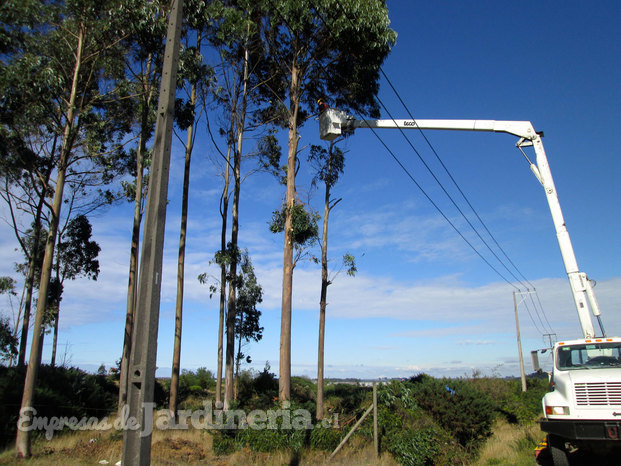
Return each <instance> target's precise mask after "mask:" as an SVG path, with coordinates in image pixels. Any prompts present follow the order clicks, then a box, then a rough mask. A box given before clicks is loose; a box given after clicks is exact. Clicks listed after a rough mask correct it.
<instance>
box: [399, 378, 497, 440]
mask: <svg viewBox="0 0 621 466" xmlns="http://www.w3.org/2000/svg"><path fill="white" fill-rule="evenodd" d="M410 387H411V388H412V392H413V395H414V398H415V399H416V403H417V404H418V406H420V407H421V408H422V409H424V410H425V411H426V412H427V413H428V414H429V415H431V417H432V418H433V419H434V420H435V421H436V422H438V424H440V426H441V427H443V428H444V429H446V431H447V432H449V433H450V434H451V436H452V437H454V438H455V439H456V440H457V441H458V442H459V443H460V444H461V445H462V446H464V447H466V448H474V449H476V448H477V447H478V446H479V445H481V444H482V442H483V441H484V440H485V439H487V438H488V437H489V436H490V435H491V434H492V424H493V420H494V412H493V408H494V405H493V403H492V401H491V399H490V398H489V396H488V395H487V394H486V393H484V392H481V391H479V390H477V389H476V388H475V387H474V386H472V384H470V383H468V382H467V381H464V380H461V379H434V378H431V377H428V376H419V377H415V378H412V379H411V382H410Z"/></svg>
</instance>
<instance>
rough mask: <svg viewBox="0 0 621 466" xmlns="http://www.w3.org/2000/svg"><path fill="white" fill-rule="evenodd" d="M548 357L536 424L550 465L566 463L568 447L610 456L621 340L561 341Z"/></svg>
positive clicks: (620, 437)
mask: <svg viewBox="0 0 621 466" xmlns="http://www.w3.org/2000/svg"><path fill="white" fill-rule="evenodd" d="M553 358H554V368H553V372H552V375H551V378H550V389H551V391H550V392H549V393H547V394H546V395H545V396H544V397H543V402H542V403H543V415H544V419H543V420H542V421H541V423H540V424H541V429H542V430H543V431H544V432H547V433H548V446H549V448H550V450H551V453H552V457H553V460H554V464H555V465H558V464H569V463H568V458H567V453H568V452H570V451H573V450H574V449H580V450H582V453H584V452H585V451H593V453H597V454H602V453H603V454H607V455H613V454H615V450H618V448H617V447H619V446H621V338H587V339H579V340H569V341H561V342H558V343H556V344H555V345H554V349H553Z"/></svg>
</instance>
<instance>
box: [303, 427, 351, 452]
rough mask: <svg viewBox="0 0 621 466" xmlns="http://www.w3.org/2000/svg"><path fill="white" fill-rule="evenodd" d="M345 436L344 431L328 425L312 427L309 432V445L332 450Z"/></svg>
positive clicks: (318, 448)
mask: <svg viewBox="0 0 621 466" xmlns="http://www.w3.org/2000/svg"><path fill="white" fill-rule="evenodd" d="M344 437H345V432H343V431H342V430H340V429H332V428H330V427H320V428H317V429H313V430H312V431H311V433H310V446H311V448H314V449H317V450H326V451H334V450H335V449H336V447H338V446H339V443H341V440H343V438H344Z"/></svg>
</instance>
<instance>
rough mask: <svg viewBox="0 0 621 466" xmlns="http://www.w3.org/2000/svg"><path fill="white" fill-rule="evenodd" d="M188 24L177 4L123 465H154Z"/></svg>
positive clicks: (161, 107) (143, 259)
mask: <svg viewBox="0 0 621 466" xmlns="http://www.w3.org/2000/svg"><path fill="white" fill-rule="evenodd" d="M182 19H183V0H173V3H172V8H171V12H170V17H169V19H168V32H167V34H166V48H165V51H164V64H163V67H162V82H161V85H160V97H159V102H158V109H157V120H156V124H155V141H154V145H153V161H152V166H151V182H150V185H149V194H148V199H147V206H146V215H145V226H144V234H143V235H144V238H143V243H142V252H141V255H140V276H139V281H138V296H137V301H136V318H135V320H134V322H135V324H134V332H133V336H132V349H131V354H130V355H129V358H130V361H129V371H128V375H127V381H128V387H127V405H126V407H127V408H126V409H128V412H126V413H125V416H123V418H124V419H127V420H129V422H128V423H127V424H126V425H125V431H124V433H123V460H122V463H123V464H127V465H148V464H150V462H151V429H152V422H150V421H152V417H151V416H152V414H153V413H152V409H153V389H154V386H155V363H156V356H157V329H158V320H159V314H160V290H161V284H162V278H161V277H162V253H163V250H164V226H165V222H166V203H167V200H168V199H167V198H168V175H169V168H170V147H171V143H172V126H173V117H174V112H175V91H176V87H177V85H176V81H177V65H178V59H179V41H180V37H181V23H182ZM134 421H135V422H137V426H136V425H134V426H132V423H133V422H134ZM135 427H138V428H137V429H136V428H135Z"/></svg>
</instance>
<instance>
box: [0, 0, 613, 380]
mask: <svg viewBox="0 0 621 466" xmlns="http://www.w3.org/2000/svg"><path fill="white" fill-rule="evenodd" d="M388 7H389V11H390V17H391V21H392V27H393V28H394V29H395V30H396V31H397V33H398V39H397V43H396V45H395V47H394V48H393V50H392V53H391V54H390V56H389V57H388V59H387V61H386V63H385V65H384V71H385V73H386V74H387V75H388V77H389V79H390V80H391V82H392V84H393V85H394V87H395V88H396V89H397V91H398V92H399V95H400V96H401V98H402V99H403V101H404V102H405V104H406V105H407V108H408V109H409V112H411V113H412V114H413V115H414V117H415V118H421V119H424V118H460V119H462V118H463V119H496V120H530V121H532V122H533V125H534V127H535V129H536V130H538V131H544V132H545V138H544V145H545V147H546V151H547V155H548V158H549V161H550V166H551V169H552V174H553V175H554V178H555V183H556V187H557V190H558V192H559V197H560V201H561V205H562V207H563V212H564V215H565V220H566V223H567V226H568V229H569V232H570V234H571V237H572V241H573V244H574V248H575V251H576V255H577V259H578V264H579V265H580V268H581V270H583V271H585V272H586V273H587V274H588V275H589V276H590V277H591V278H593V279H595V280H596V281H597V286H596V288H595V292H596V295H597V297H598V299H599V301H600V305H601V308H602V318H603V321H604V325H605V326H606V330H607V332H608V334H609V335H621V313H620V311H621V291H620V290H621V268H620V264H621V238H620V235H619V230H620V229H621V218H620V217H621V215H620V213H621V210H620V209H619V207H618V202H619V199H621V188H620V187H619V186H620V185H619V183H618V180H617V179H618V177H619V175H621V162H620V161H619V155H620V154H619V146H618V143H617V139H618V138H617V134H618V129H617V128H616V126H617V122H618V121H620V120H621V110H620V108H621V106H620V104H621V90H620V86H619V83H620V82H621V65H620V63H619V57H621V40H620V39H621V37H620V35H619V29H618V24H619V22H620V21H621V4H619V3H618V2H616V1H601V2H591V3H585V2H577V1H563V2H560V1H550V2H536V1H520V2H508V1H506V2H505V1H503V2H496V1H480V2H462V1H441V2H423V1H408V2H406V1H396V0H389V1H388ZM380 98H381V100H382V102H383V103H384V104H385V105H386V107H387V108H388V110H389V112H390V114H392V115H393V116H394V117H395V118H408V114H407V111H406V109H404V108H403V107H402V106H401V104H400V103H399V101H398V99H397V98H396V96H395V94H394V93H393V92H392V91H391V89H390V86H389V85H387V83H386V82H384V81H382V85H381V91H380ZM382 117H383V118H389V116H388V114H387V112H385V111H383V113H382ZM410 133H411V134H410ZM410 133H408V135H409V136H410V140H411V142H412V144H413V145H414V146H415V147H416V149H417V150H418V151H419V153H420V154H421V156H422V157H423V158H424V159H425V160H426V161H427V163H428V164H429V165H430V166H431V167H432V168H433V170H434V173H436V174H437V176H438V177H442V180H443V182H445V183H447V189H449V190H450V192H451V193H452V195H454V196H455V198H456V199H459V197H458V194H456V191H455V189H454V188H452V187H450V184H449V182H448V181H447V179H446V176H444V175H443V174H442V172H441V171H440V168H439V166H438V163H437V162H436V161H434V159H435V156H434V155H433V153H432V151H431V149H430V148H429V147H428V146H427V143H426V142H425V141H424V140H423V138H422V137H421V136H420V134H418V133H417V132H416V131H411V132H410ZM377 134H378V135H379V136H380V137H381V138H382V140H383V141H384V142H385V143H386V144H387V145H388V146H389V147H390V149H391V150H392V151H393V152H394V153H395V154H396V155H397V156H398V157H399V159H400V161H401V162H402V163H403V164H404V165H405V166H406V167H407V168H408V170H409V171H410V173H411V174H412V175H413V176H414V177H415V178H416V180H417V182H418V183H419V184H420V185H421V186H422V187H423V189H424V190H425V191H426V192H427V193H428V194H429V196H430V197H431V198H432V199H433V200H434V202H435V203H436V204H437V205H439V206H440V208H441V209H442V210H443V212H444V213H445V215H446V216H447V217H448V218H450V219H451V221H453V222H454V223H455V224H456V225H457V226H458V227H459V228H460V229H461V230H463V232H464V235H465V236H466V237H467V238H468V239H469V240H470V241H472V242H473V243H475V244H477V247H478V248H479V250H480V251H481V252H482V254H484V255H485V256H486V258H487V259H488V260H490V262H492V261H493V257H491V256H490V255H489V254H488V253H487V252H486V250H485V249H484V248H483V247H481V246H480V245H479V244H478V243H477V238H476V237H475V236H474V235H473V234H472V233H470V232H468V229H467V225H466V224H465V222H464V221H463V220H462V219H460V217H459V215H458V212H457V211H456V210H455V208H454V207H453V206H452V204H451V203H450V201H448V200H447V199H446V197H445V196H444V195H443V193H442V192H441V190H440V189H439V188H438V186H437V185H436V184H435V182H434V181H433V179H432V178H431V177H430V176H429V174H428V173H426V170H425V168H424V167H423V165H422V164H421V162H420V161H419V160H418V157H417V155H416V154H415V153H414V152H413V150H412V149H411V147H410V146H409V145H408V143H407V142H406V141H405V140H404V139H403V137H402V136H401V134H399V132H397V131H394V130H383V131H381V132H378V133H377ZM425 136H426V137H427V138H428V139H429V141H430V142H431V143H432V145H433V148H434V149H435V151H436V152H437V153H438V154H439V156H440V157H441V159H442V161H443V163H444V164H445V165H446V166H447V167H448V169H449V170H450V172H451V174H452V175H453V177H454V178H455V179H456V180H457V182H458V184H459V186H460V188H461V189H462V191H463V192H464V193H465V194H466V195H467V197H468V199H469V201H470V203H471V204H472V205H473V206H474V207H475V208H476V210H477V212H478V214H479V215H480V216H481V218H482V219H483V220H484V222H485V223H486V225H487V226H488V228H489V229H490V230H491V231H492V233H493V234H494V237H495V238H496V240H497V241H498V242H499V243H500V244H501V246H502V248H503V249H504V251H505V252H506V253H507V254H508V255H509V257H510V258H511V260H512V261H513V262H514V263H515V264H516V265H517V267H518V268H519V269H520V271H521V272H522V273H523V274H524V275H525V276H526V278H527V279H528V280H529V281H530V282H531V283H532V284H533V285H534V286H535V288H536V289H537V291H538V298H539V299H540V300H541V303H542V305H543V309H544V311H545V314H546V318H547V321H546V320H545V318H542V320H541V321H540V320H539V318H538V317H537V315H536V314H535V312H534V307H533V306H532V304H531V305H530V306H529V307H528V308H526V307H525V306H524V305H522V306H520V307H519V313H520V323H521V327H522V338H523V348H524V354H525V357H526V358H527V363H528V352H529V351H530V350H533V349H537V348H542V347H544V346H545V344H544V341H543V340H544V339H543V337H542V333H548V327H551V328H552V330H553V332H555V333H556V334H557V336H558V338H559V339H569V338H576V337H579V336H580V335H581V331H580V327H579V324H578V318H577V315H576V311H575V307H574V305H573V302H572V298H571V294H570V289H569V284H568V282H567V279H566V275H565V271H564V269H563V264H562V260H561V256H560V253H559V249H558V246H557V243H556V237H555V233H554V229H553V225H552V221H551V218H550V214H549V211H548V207H547V203H546V199H545V195H544V192H543V190H542V188H541V186H540V185H539V183H538V182H537V180H536V179H535V178H534V177H533V175H532V173H531V172H530V170H529V168H528V165H527V163H526V162H525V160H524V158H523V157H522V155H521V154H520V152H519V151H518V150H517V149H516V148H515V142H516V138H514V137H512V136H509V135H506V134H492V133H489V134H488V133H465V132H455V133H451V132H439V131H435V132H432V131H426V132H425ZM318 143H319V137H318V127H317V122H316V121H309V122H307V124H306V125H305V127H304V129H303V131H302V139H301V142H300V144H301V147H302V146H305V145H309V144H318ZM247 144H248V145H249V144H251V143H250V142H248V143H247ZM342 147H343V148H344V149H345V150H347V151H348V152H347V156H346V168H345V173H344V175H343V177H342V179H341V181H340V182H339V184H338V185H337V186H336V187H335V189H334V195H335V197H342V201H341V202H340V203H339V205H338V206H337V207H336V208H335V209H334V210H333V212H332V215H331V221H330V236H329V242H330V252H329V255H330V257H332V258H335V261H334V262H333V263H334V265H335V266H336V258H338V257H340V256H342V255H343V254H344V253H345V252H349V253H351V254H353V255H354V256H355V257H356V259H357V265H358V274H357V275H356V277H353V278H352V277H347V276H346V275H345V274H340V275H339V276H337V277H336V278H335V279H334V283H333V284H332V285H331V286H330V288H329V291H328V302H329V305H328V310H327V324H326V375H327V376H328V377H361V378H376V377H381V376H387V377H397V376H410V375H413V374H416V373H419V372H427V373H429V374H432V375H436V376H439V375H450V376H463V375H465V374H470V373H472V371H473V370H475V369H476V370H479V371H482V372H483V373H484V374H492V373H494V374H502V375H517V374H518V373H519V369H518V366H517V344H516V337H515V320H514V313H513V295H512V292H513V291H514V288H513V287H512V286H511V285H510V284H508V283H506V282H505V281H504V280H503V279H502V278H500V277H499V276H498V275H497V274H496V273H495V272H494V271H493V270H491V269H490V268H489V267H488V266H487V265H486V264H485V263H484V262H483V261H482V260H481V258H480V257H478V256H477V254H475V253H474V252H473V251H472V249H471V248H470V247H469V246H468V245H467V244H466V243H465V242H464V240H463V239H462V238H461V237H460V236H459V235H457V234H456V233H455V231H454V230H453V229H452V227H451V226H450V225H449V224H448V223H447V222H446V221H445V220H444V219H443V218H442V216H441V215H440V214H439V213H438V212H437V210H436V209H435V208H434V207H433V206H432V205H431V204H430V203H429V201H428V200H427V199H426V198H425V196H424V195H423V194H422V193H421V191H420V190H419V189H418V188H417V187H416V186H415V185H414V184H413V183H412V181H411V180H410V179H409V178H408V177H407V176H406V175H405V174H404V172H403V171H402V170H401V169H400V168H399V167H398V165H397V164H396V163H395V162H394V160H393V159H392V158H391V156H390V155H389V154H388V153H387V151H386V150H385V149H384V147H383V146H382V145H381V144H380V142H379V141H378V140H377V138H376V137H375V136H374V134H373V133H372V132H371V131H369V130H363V129H361V130H358V131H357V132H356V134H355V135H354V136H353V137H352V138H349V140H347V141H346V142H345V143H344V144H343V146H342ZM211 157H213V149H212V148H211V147H210V146H209V145H208V144H207V143H205V144H202V145H199V147H197V148H196V151H195V156H194V159H193V168H192V170H193V172H192V173H193V174H192V180H191V199H190V223H189V228H188V258H187V260H186V290H185V297H186V300H185V311H184V328H183V346H182V355H181V358H182V366H183V367H184V368H188V369H196V368H197V367H201V366H206V367H207V368H209V369H211V370H215V367H216V348H217V300H210V299H209V290H208V288H207V287H206V286H204V285H200V284H199V283H198V281H197V280H196V276H197V275H198V274H199V273H201V272H208V273H212V274H213V275H217V271H216V270H215V269H213V268H212V267H210V266H209V265H208V262H209V260H210V259H211V258H212V257H213V253H214V251H215V250H217V249H218V247H219V215H218V200H219V195H220V181H219V178H218V176H217V171H216V170H215V168H214V166H213V163H212V162H211V159H210V158H211ZM301 159H302V161H305V159H306V152H303V153H302V155H301ZM172 160H173V161H172V166H171V179H170V191H169V198H170V201H171V202H170V204H169V208H168V214H167V229H166V235H167V236H166V247H165V257H164V271H163V276H164V280H163V288H162V304H161V314H160V333H159V339H158V367H159V368H160V370H159V371H158V375H164V376H165V375H169V373H170V372H169V369H168V368H169V367H170V366H171V361H172V343H173V325H174V303H175V287H176V284H175V274H176V250H177V243H178V235H179V217H180V202H179V198H180V191H181V182H182V167H183V162H182V153H181V149H180V146H179V144H176V145H175V146H174V147H173V158H172ZM310 177H311V173H310V168H309V167H308V165H307V164H306V163H303V164H302V168H301V170H300V174H299V177H298V183H299V188H298V189H299V191H300V194H301V196H302V197H303V198H305V196H308V198H309V199H310V203H311V205H312V206H314V207H315V208H316V209H318V210H319V209H321V208H322V206H321V203H322V198H323V195H322V193H320V192H317V191H313V190H311V189H310V183H309V180H310ZM282 195H283V191H282V187H280V186H278V185H277V183H276V182H275V181H274V180H273V178H271V177H270V176H269V175H262V174H258V175H253V176H251V177H248V178H247V179H246V181H245V182H244V185H243V187H242V198H241V214H240V244H241V245H242V246H243V247H247V248H248V250H249V252H250V255H251V257H252V260H253V262H254V265H255V268H256V272H257V276H258V279H259V281H260V283H261V284H262V285H263V288H264V302H263V304H262V306H261V310H262V311H263V316H262V318H263V321H262V325H263V326H264V327H265V331H264V338H263V340H262V341H261V342H260V343H258V344H252V345H251V346H249V347H248V352H249V353H250V355H251V356H252V358H253V363H252V364H251V365H249V367H250V368H253V369H256V370H261V369H262V368H263V366H264V365H265V363H266V361H269V364H270V365H271V367H272V370H273V371H275V372H276V371H277V369H278V357H279V354H278V352H279V338H280V296H281V295H280V293H281V291H280V287H281V281H282V242H283V238H282V236H278V235H273V234H271V233H270V232H269V230H268V226H267V223H268V221H269V219H270V216H271V212H272V211H273V210H275V209H277V208H278V207H279V205H280V202H281V199H282ZM460 206H461V207H462V209H467V207H464V203H463V202H461V201H460ZM3 215H4V216H6V215H5V212H4V211H3ZM131 216H132V207H131V205H129V204H128V205H120V206H115V207H113V208H110V209H108V210H107V211H106V212H102V213H99V214H97V216H96V217H95V218H93V219H92V222H93V226H94V236H95V239H96V240H97V241H98V242H99V243H100V245H101V247H102V252H101V258H100V263H101V274H100V277H99V279H98V280H97V282H89V281H86V280H77V281H75V282H72V283H69V284H67V285H66V288H65V298H64V300H63V302H62V310H61V321H60V322H61V323H60V325H61V330H60V336H59V341H60V343H59V352H60V355H61V360H62V358H63V356H65V357H66V360H67V361H68V362H69V363H70V364H73V365H79V366H82V367H87V368H96V367H97V366H98V365H99V364H101V363H103V364H105V365H106V366H107V367H109V366H111V365H113V364H114V363H115V361H116V360H117V359H118V358H119V356H120V353H121V347H122V329H123V325H124V314H125V309H124V307H125V299H126V295H125V294H126V285H127V269H128V259H129V237H130V225H131ZM473 222H474V221H473ZM14 248H15V240H14V239H13V236H12V232H11V230H10V229H9V228H8V227H7V226H6V225H5V224H2V225H0V251H1V254H2V257H3V258H4V259H3V261H2V263H1V264H0V273H1V274H3V275H5V274H11V273H12V263H13V262H14V261H15V260H18V255H17V254H16V252H15V251H14ZM517 286H518V287H519V288H522V289H523V287H522V286H521V285H517ZM319 287H320V270H319V268H318V267H317V266H316V265H314V264H310V263H300V264H299V265H298V267H296V271H295V275H294V310H293V329H292V372H293V374H294V375H308V376H310V377H314V376H315V375H316V360H317V329H318V324H317V317H318V302H319ZM535 299H536V298H535ZM527 301H528V302H529V303H530V297H528V299H527ZM13 305H15V302H14V303H13ZM2 311H3V312H4V313H5V314H7V315H11V308H10V304H9V303H6V302H5V303H3V307H2ZM529 311H530V313H531V314H532V319H531V317H530V316H529ZM548 323H549V326H548V325H547V324H548ZM50 341H51V338H49V337H48V338H47V341H46V343H47V344H46V347H45V349H44V359H49V354H50V352H49V350H50V346H49V343H50ZM543 362H546V361H545V360H544V361H543ZM528 369H529V368H528V366H527V370H528Z"/></svg>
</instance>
